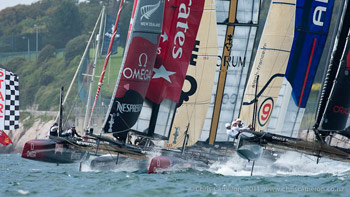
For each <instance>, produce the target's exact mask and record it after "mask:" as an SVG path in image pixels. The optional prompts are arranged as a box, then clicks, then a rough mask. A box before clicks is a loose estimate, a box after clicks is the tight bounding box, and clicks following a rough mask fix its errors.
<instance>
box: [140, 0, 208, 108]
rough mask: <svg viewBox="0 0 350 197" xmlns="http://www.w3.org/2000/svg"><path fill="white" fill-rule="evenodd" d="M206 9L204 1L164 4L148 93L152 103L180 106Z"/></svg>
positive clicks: (183, 0)
mask: <svg viewBox="0 0 350 197" xmlns="http://www.w3.org/2000/svg"><path fill="white" fill-rule="evenodd" d="M203 8H204V0H197V1H196V3H193V2H192V1H190V0H179V1H175V0H170V1H165V10H164V20H163V31H162V38H161V40H160V44H159V47H158V55H157V58H156V63H155V66H154V69H153V71H154V73H153V76H152V80H151V82H150V86H149V89H148V92H147V98H149V99H150V100H151V101H153V102H155V103H158V104H159V103H161V102H162V100H163V99H164V98H168V99H170V100H172V101H174V102H176V103H178V102H179V98H180V94H181V90H182V86H183V83H184V80H185V77H186V72H187V68H188V66H189V62H190V59H191V55H192V49H193V46H194V43H195V40H196V36H197V32H198V28H199V24H200V20H201V17H202V13H203Z"/></svg>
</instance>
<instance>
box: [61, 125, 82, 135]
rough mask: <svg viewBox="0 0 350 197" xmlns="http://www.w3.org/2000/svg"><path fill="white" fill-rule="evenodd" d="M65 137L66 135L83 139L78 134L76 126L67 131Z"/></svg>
mask: <svg viewBox="0 0 350 197" xmlns="http://www.w3.org/2000/svg"><path fill="white" fill-rule="evenodd" d="M64 135H65V136H66V137H75V136H77V137H81V136H80V135H79V134H78V133H77V130H75V126H73V127H72V128H71V129H69V130H68V131H66V132H65V133H64Z"/></svg>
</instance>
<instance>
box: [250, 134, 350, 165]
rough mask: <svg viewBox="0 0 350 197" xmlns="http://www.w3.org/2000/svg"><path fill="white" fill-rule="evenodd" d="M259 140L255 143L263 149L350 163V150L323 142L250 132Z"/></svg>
mask: <svg viewBox="0 0 350 197" xmlns="http://www.w3.org/2000/svg"><path fill="white" fill-rule="evenodd" d="M248 132H249V133H251V134H253V135H255V137H256V139H259V140H258V141H256V142H255V143H256V144H257V145H260V146H261V147H273V148H277V149H282V150H290V151H295V152H299V153H304V154H307V155H312V156H316V157H326V158H329V159H333V160H338V161H345V162H349V161H350V149H345V148H341V147H336V146H330V145H328V144H326V143H324V142H321V141H317V140H314V141H305V140H302V139H300V138H292V137H286V136H282V135H277V134H272V133H267V132H255V131H248Z"/></svg>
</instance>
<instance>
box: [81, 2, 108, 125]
mask: <svg viewBox="0 0 350 197" xmlns="http://www.w3.org/2000/svg"><path fill="white" fill-rule="evenodd" d="M101 12H102V14H101V20H100V29H99V31H98V36H97V46H96V50H95V59H94V64H93V66H92V75H91V80H90V87H89V94H88V100H87V104H86V111H85V119H84V126H83V129H87V128H89V127H90V125H88V124H87V123H88V118H89V113H90V104H91V94H92V88H93V85H94V81H95V80H94V78H95V72H96V64H97V58H98V50H99V48H100V44H101V38H102V31H103V30H102V28H103V22H102V21H103V19H104V12H105V6H103V7H102V11H101Z"/></svg>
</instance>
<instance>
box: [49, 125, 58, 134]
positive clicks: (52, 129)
mask: <svg viewBox="0 0 350 197" xmlns="http://www.w3.org/2000/svg"><path fill="white" fill-rule="evenodd" d="M48 135H49V136H58V124H57V123H56V122H55V123H54V124H53V125H52V126H51V127H50V131H49V134H48Z"/></svg>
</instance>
